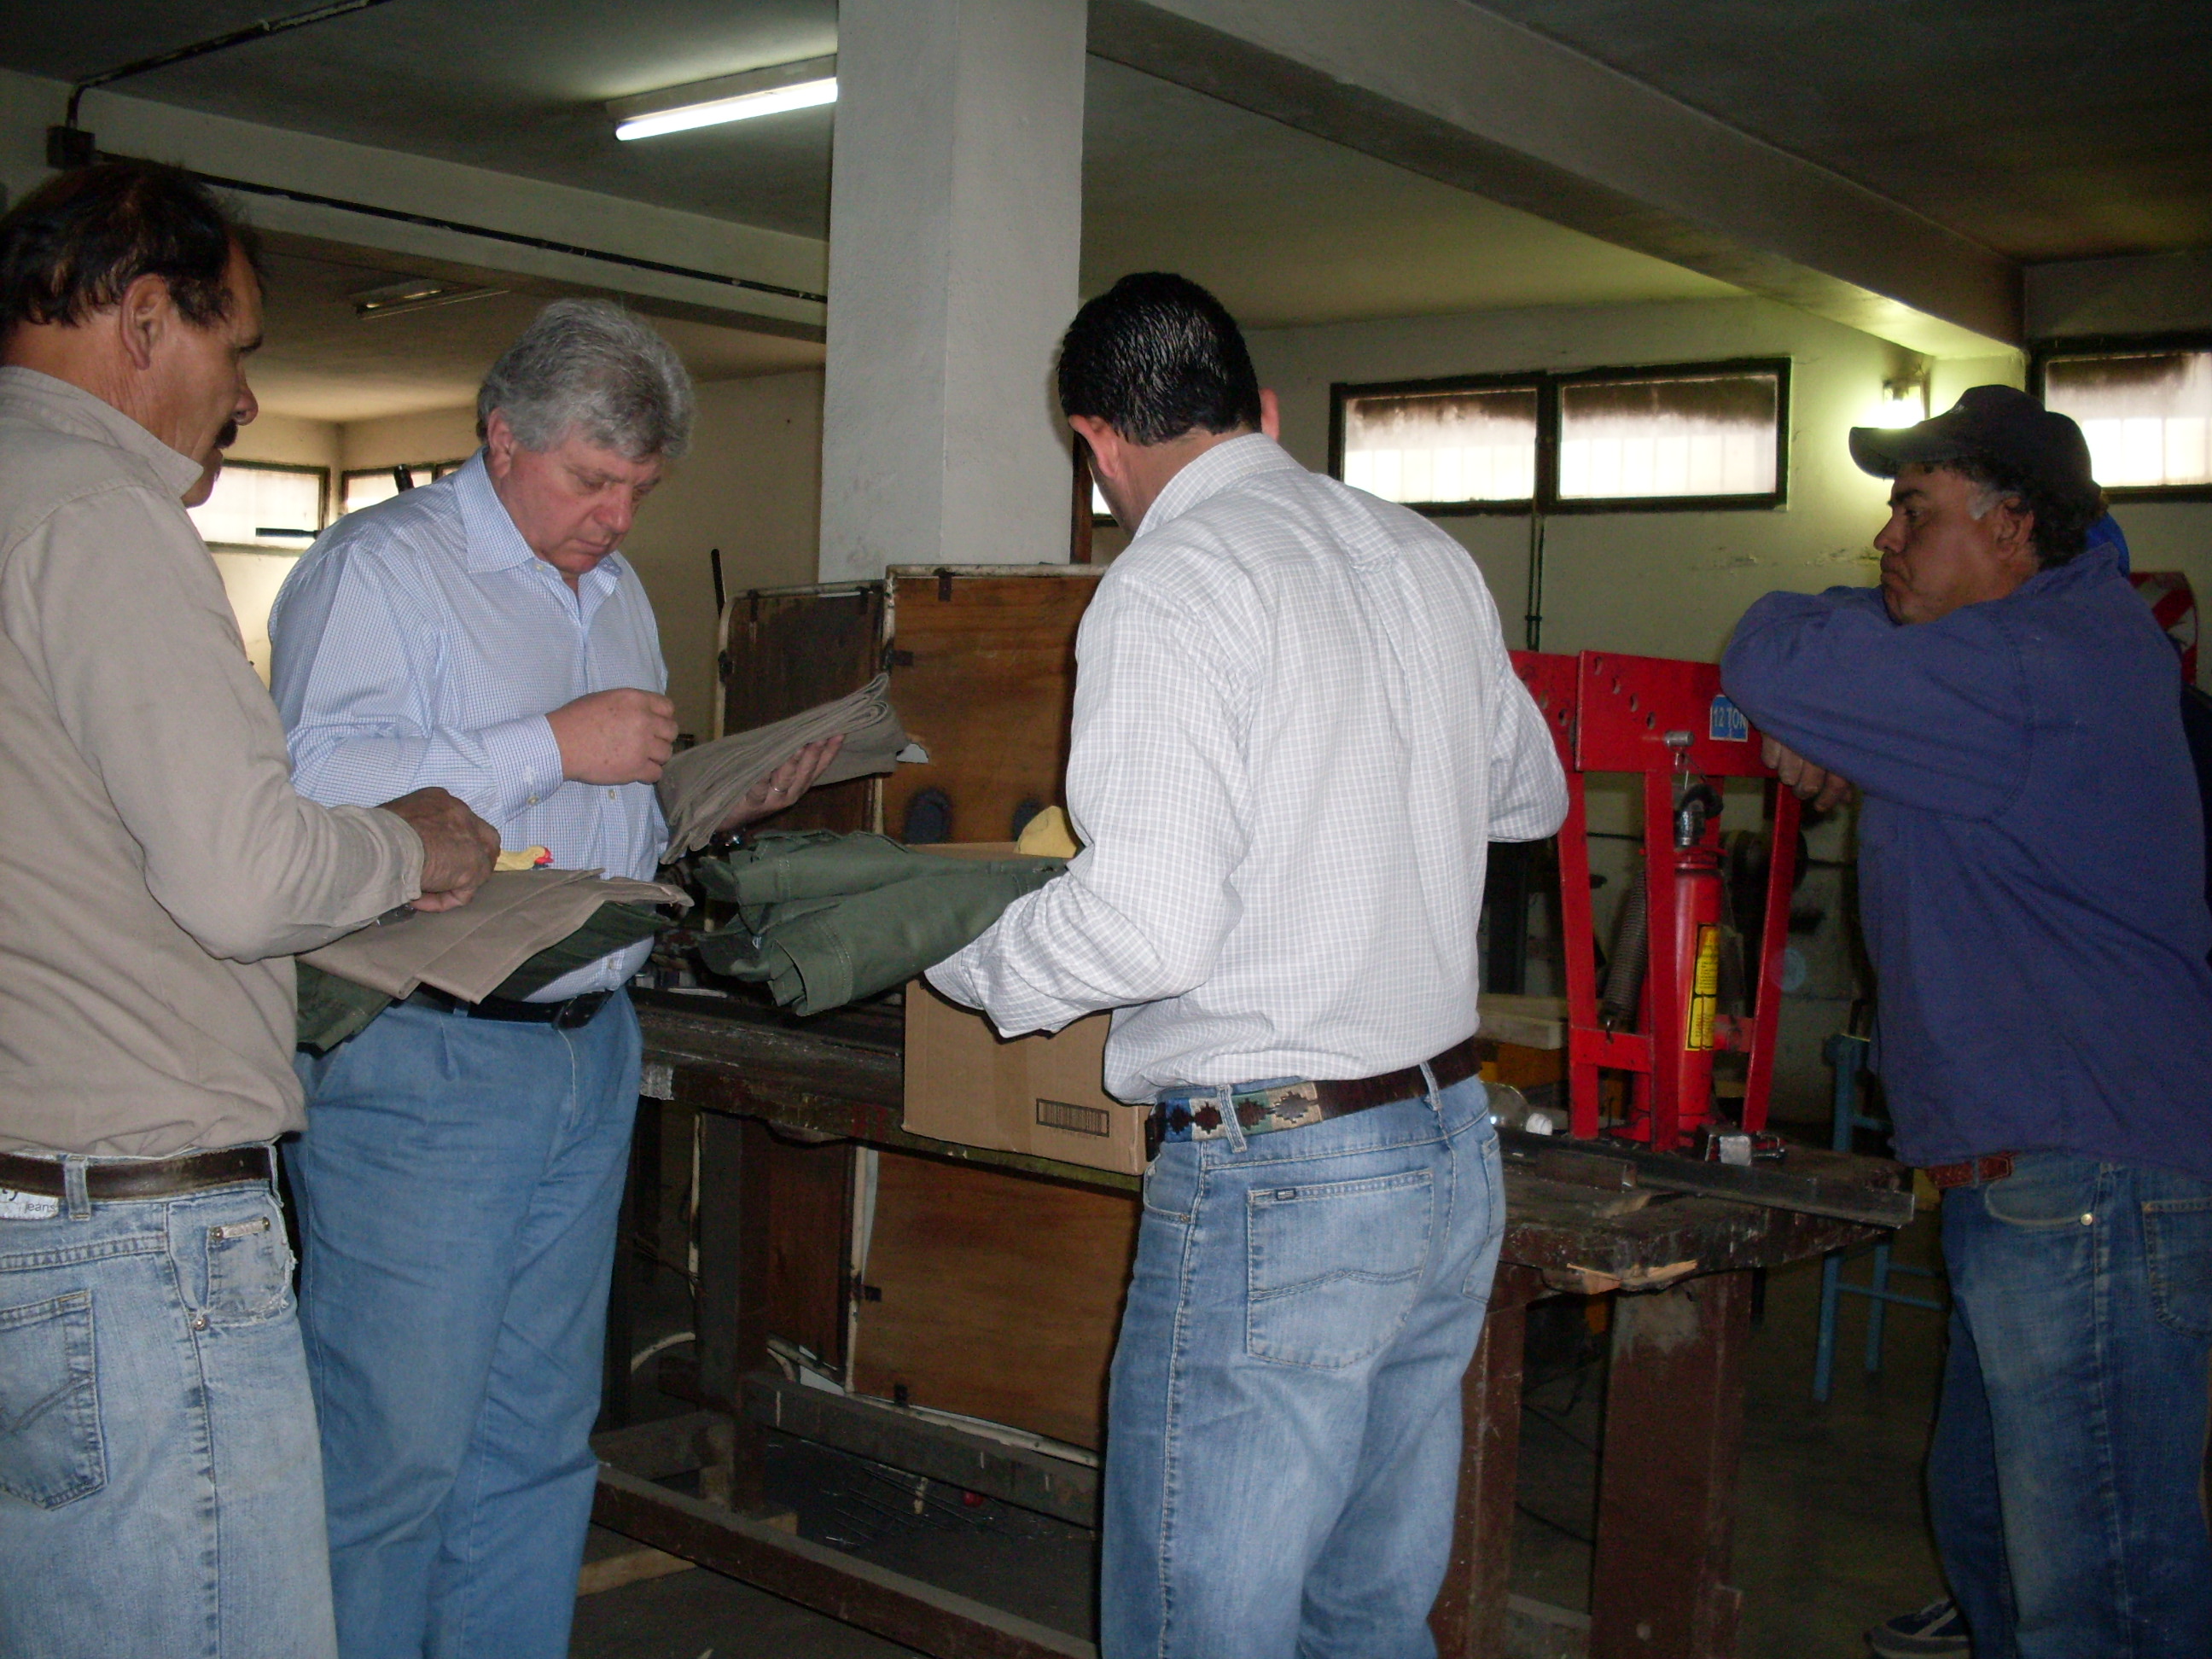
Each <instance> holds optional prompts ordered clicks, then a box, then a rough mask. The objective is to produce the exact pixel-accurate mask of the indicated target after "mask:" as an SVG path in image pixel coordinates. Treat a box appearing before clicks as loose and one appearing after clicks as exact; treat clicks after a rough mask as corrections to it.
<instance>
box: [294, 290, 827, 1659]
mask: <svg viewBox="0 0 2212 1659" xmlns="http://www.w3.org/2000/svg"><path fill="white" fill-rule="evenodd" d="M691 409H692V404H691V386H690V377H689V376H688V375H687V374H685V372H684V366H683V364H682V363H680V362H678V360H677V357H676V355H675V353H674V352H673V351H671V349H669V347H668V345H667V343H665V341H663V340H662V339H661V338H660V337H659V335H658V334H656V333H654V332H653V330H652V329H651V328H650V327H648V326H647V325H646V324H645V323H644V322H642V321H641V320H640V319H638V318H636V317H635V316H634V315H632V314H631V313H629V312H626V311H624V310H623V309H621V308H620V307H617V306H613V305H610V304H608V303H606V302H605V301H583V300H562V301H555V302H554V303H553V304H551V305H550V306H548V307H545V308H544V310H543V311H541V312H540V313H538V318H537V319H536V320H535V321H533V322H532V324H531V325H530V326H529V327H528V328H526V330H524V331H523V333H522V335H521V336H520V338H518V339H517V340H516V341H515V343H513V345H512V346H511V347H509V348H508V349H507V352H506V354H505V355H504V356H501V358H500V360H499V362H497V363H495V364H494V365H493V367H492V369H491V372H490V374H489V375H488V376H487V377H486V378H485V380H484V383H483V389H482V391H481V392H480V393H479V395H478V398H477V430H478V433H479V435H481V436H482V437H483V440H484V444H483V448H482V449H481V450H480V451H478V453H477V454H476V456H475V457H474V458H472V459H471V460H470V461H469V462H468V463H467V464H466V465H464V466H462V467H461V468H460V469H459V471H456V472H454V473H453V474H452V475H451V476H449V477H446V478H442V479H441V480H439V481H438V482H437V483H434V484H430V485H427V486H425V487H423V488H421V489H412V490H409V491H407V492H405V493H404V494H402V495H398V496H395V497H393V498H392V499H391V500H389V501H383V502H380V503H378V504H377V505H376V506H374V507H368V508H366V509H364V510H362V512H359V513H351V514H349V515H348V516H347V517H346V518H345V519H344V520H342V521H341V522H340V523H339V524H338V525H337V526H333V527H332V529H331V530H330V531H329V532H327V533H325V535H324V536H323V538H321V539H320V540H319V541H318V542H317V543H316V544H315V545H314V546H313V547H312V548H311V549H309V550H308V551H307V555H306V556H304V557H303V558H302V559H301V562H300V565H299V568H297V569H296V570H295V572H294V573H293V574H292V575H291V577H290V578H289V580H287V581H286V583H285V585H284V588H283V592H281V593H280V594H279V595H278V596H277V600H276V606H275V608H274V610H273V611H272V612H271V614H270V623H269V631H270V640H271V641H272V643H273V645H274V647H275V656H274V672H273V675H272V683H273V686H274V690H275V692H276V702H277V705H278V708H280V709H281V710H282V712H283V717H284V722H285V724H286V726H288V727H289V728H290V731H291V745H292V755H293V759H294V762H295V765H296V767H297V769H298V776H299V779H300V784H301V787H302V788H303V789H305V790H306V791H307V793H310V794H312V795H314V796H316V797H317V798H318V799H324V800H331V801H344V800H361V799H373V798H374V797H376V796H377V795H379V794H380V793H383V792H384V791H386V789H387V788H388V787H392V786H395V785H397V786H398V787H406V786H407V785H410V784H422V783H436V784H440V785H442V786H443V787H447V788H449V789H451V790H452V791H453V793H455V794H457V795H459V797H460V798H461V799H464V800H466V801H468V802H470V803H471V805H474V806H475V807H476V809H477V811H480V812H482V813H483V815H484V817H487V818H489V819H490V820H491V821H492V823H495V824H496V825H498V826H499V829H500V830H501V835H502V837H503V838H504V841H505V842H506V844H507V846H509V847H516V848H520V847H530V846H544V847H545V848H550V851H551V852H552V854H553V860H554V862H555V863H556V865H558V866H562V867H563V868H568V869H586V868H592V869H601V870H605V871H606V872H608V873H610V874H612V875H622V876H635V877H649V876H651V875H652V874H653V872H654V870H655V869H656V868H657V867H658V866H659V860H660V854H661V851H662V848H663V847H664V846H665V842H666V839H667V830H666V826H665V823H663V822H662V820H661V815H660V808H659V803H658V801H657V800H656V799H654V796H653V781H654V780H655V779H657V778H658V777H659V775H660V768H661V763H663V762H665V760H667V758H668V757H669V753H670V749H671V744H672V742H673V740H674V738H675V737H676V719H675V705H674V704H672V703H671V702H669V701H668V699H667V698H666V697H665V696H663V695H662V693H663V690H665V686H666V684H667V671H666V670H665V668H664V667H663V666H662V664H661V659H660V643H659V635H658V632H657V630H656V629H655V626H654V623H653V607H652V605H651V604H650V603H649V602H648V601H647V598H646V593H645V589H644V586H643V585H642V584H641V582H640V581H639V580H638V577H637V574H636V572H635V570H634V569H632V568H631V567H630V566H629V563H628V562H627V561H625V560H624V559H623V556H622V554H621V553H620V552H619V551H618V550H617V549H618V547H619V544H620V543H621V541H622V539H623V536H624V535H625V534H627V533H628V532H629V527H630V525H631V522H632V520H633V518H634V516H635V513H636V510H637V507H638V505H639V503H640V502H641V501H643V500H644V498H645V497H646V495H647V494H648V493H649V492H650V491H651V490H652V489H653V487H654V485H655V484H656V483H658V482H659V478H660V476H661V472H662V471H663V469H664V467H665V465H666V463H667V462H668V461H670V460H672V459H675V458H676V457H677V456H678V455H679V454H681V453H683V450H684V445H685V442H686V441H687V439H688V437H689V435H690V424H691ZM836 748H837V742H836V739H834V738H833V739H831V740H829V741H828V742H825V743H821V744H811V745H809V746H808V747H807V748H805V749H804V750H800V751H799V753H798V754H797V755H795V756H794V757H792V758H791V759H790V760H789V761H788V762H787V763H785V764H784V765H783V766H781V768H779V769H778V770H777V771H776V772H775V775H773V776H771V777H769V778H768V779H766V780H763V782H762V783H761V784H760V785H759V786H757V787H756V788H755V790H754V791H753V792H752V793H751V794H750V797H749V798H748V799H747V800H746V801H745V802H744V803H743V804H742V805H740V806H739V808H738V811H737V812H736V813H735V814H734V815H733V816H732V818H731V820H730V822H729V823H727V824H725V825H724V826H723V827H724V828H725V829H728V828H734V827H735V826H736V825H738V824H740V823H746V822H749V821H750V820H751V819H754V818H757V817H762V816H764V815H765V814H767V813H769V812H772V811H780V810H781V808H782V807H784V806H786V805H789V804H790V802H791V801H792V800H793V799H796V797H797V796H798V795H799V794H801V793H804V792H805V790H806V789H807V788H808V787H811V785H812V783H813V781H814V780H815V779H816V778H817V777H818V776H819V775H821V772H822V769H823V768H824V767H825V766H827V765H828V763H829V760H830V758H831V757H832V756H833V755H834V754H835V753H836ZM650 948H651V947H650V945H649V944H640V945H634V946H631V947H629V948H628V949H626V950H623V951H617V952H615V953H613V954H612V955H611V956H608V957H603V958H601V959H600V960H599V961H598V962H596V963H590V964H588V965H586V966H585V967H583V968H580V969H576V970H575V971H574V973H571V974H569V975H566V976H565V977H563V978H562V979H560V980H556V981H554V983H552V984H551V985H550V986H548V987H545V989H544V991H542V992H540V993H538V994H537V995H536V996H534V997H532V999H531V1000H527V1001H522V1002H509V1001H507V1000H503V999H500V998H496V997H494V998H488V999H486V1000H484V1001H483V1002H480V1003H463V1002H459V1001H458V1000H454V999H453V998H450V997H447V996H444V995H443V994H440V993H438V992H435V991H432V990H429V989H428V988H425V989H424V990H422V991H419V992H417V993H416V994H415V995H414V996H413V997H410V999H409V1000H407V1001H406V1002H405V1003H404V1004H402V1005H400V1006H397V1007H394V1008H392V1009H389V1010H387V1011H386V1012H385V1013H383V1014H381V1015H380V1016H379V1017H378V1018H376V1019H375V1020H374V1022H373V1023H372V1024H370V1025H369V1026H368V1029H367V1030H364V1031H362V1033H361V1034H360V1035H359V1036H356V1037H354V1038H353V1039H352V1040H351V1041H350V1042H346V1043H344V1044H343V1045H342V1046H340V1047H339V1048H337V1049H335V1050H334V1051H332V1052H331V1054H328V1055H326V1056H325V1057H324V1058H322V1059H320V1060H313V1061H307V1060H303V1061H302V1063H301V1069H302V1071H303V1073H305V1074H306V1076H307V1084H308V1094H309V1098H310V1101H311V1103H312V1105H313V1111H312V1114H311V1117H310V1122H309V1127H308V1133H307V1135H306V1136H305V1137H304V1138H303V1139H301V1142H300V1144H299V1145H298V1146H295V1147H294V1148H293V1149H292V1152H291V1154H290V1156H289V1159H288V1166H289V1170H290V1172H291V1176H292V1180H293V1183H294V1187H295V1190H296V1191H297V1192H298V1194H300V1197H301V1207H302V1212H303V1215H304V1220H305V1229H304V1236H305V1238H306V1254H307V1262H306V1266H305V1268H304V1270H303V1273H302V1277H301V1304H302V1319H303V1322H304V1323H305V1325H306V1328H307V1355H308V1366H309V1370H310V1372H311V1374H312V1376H313V1380H314V1385H315V1400H316V1406H317V1408H318V1410H319V1412H320V1413H321V1418H322V1436H323V1455H324V1462H325V1478H326V1484H327V1487H328V1492H329V1510H330V1526H331V1573H332V1579H333V1583H334V1587H335V1590H336V1600H337V1627H338V1641H339V1646H340V1648H341V1650H343V1653H344V1654H345V1656H346V1659H402V1656H404V1659H414V1656H417V1655H420V1654H422V1653H423V1652H425V1651H426V1650H427V1651H428V1652H430V1653H434V1654H436V1655H438V1656H440V1659H460V1656H465V1655H472V1654H486V1655H497V1656H500V1659H528V1656H544V1659H553V1656H559V1655H562V1654H565V1653H566V1652H567V1651H568V1626H569V1619H570V1614H571V1613H572V1612H573V1610H574V1602H575V1593H576V1571H577V1567H578V1565H579V1564H580V1561H581V1559H582V1557H583V1549H584V1534H585V1532H586V1527H587V1525H588V1522H589V1518H590V1515H591V1507H592V1490H593V1486H594V1485H595V1483H596V1479H597V1471H598V1462H597V1460H596V1459H595V1458H594V1457H593V1456H592V1451H591V1447H590V1443H589V1437H590V1432H591V1425H592V1419H593V1418H594V1417H596V1416H597V1415H598V1413H599V1383H600V1371H601V1354H600V1346H601V1342H602V1340H603V1335H604V1331H605V1316H606V1300H607V1287H608V1281H609V1277H610V1274H611V1271H612V1268H613V1263H614V1251H615V1226H616V1218H617V1212H618V1211H619V1208H620V1203H621V1197H622V1183H623V1172H624V1170H626V1168H627V1167H628V1160H629V1141H630V1127H631V1123H632V1121H633V1119H634V1117H635V1113H636V1109H637V1094H638V1073H639V1039H638V1026H637V1017H636V1015H635V1013H634V1012H631V1009H630V1006H629V997H628V994H626V993H625V992H624V990H623V986H624V985H625V984H627V983H628V981H629V979H630V977H631V975H634V974H635V972H636V971H637V969H638V968H639V966H640V965H641V963H643V961H644V958H645V957H646V955H647V951H649V950H650Z"/></svg>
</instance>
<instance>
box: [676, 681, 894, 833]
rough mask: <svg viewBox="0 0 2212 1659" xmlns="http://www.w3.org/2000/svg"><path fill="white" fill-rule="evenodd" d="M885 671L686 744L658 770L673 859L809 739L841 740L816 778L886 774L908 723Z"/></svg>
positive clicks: (834, 780) (717, 824) (734, 808)
mask: <svg viewBox="0 0 2212 1659" xmlns="http://www.w3.org/2000/svg"><path fill="white" fill-rule="evenodd" d="M889 688H890V675H888V674H878V675H877V676H876V678H873V679H872V680H870V681H869V682H868V683H867V684H866V685H864V686H862V687H861V688H860V690H858V691H855V692H854V693H853V694H852V696H848V697H840V698H839V699H838V700H837V701H836V702H825V703H819V704H817V705H816V706H815V707H814V708H810V709H808V710H807V711H806V712H805V714H793V716H792V717H791V718H790V719H789V720H778V721H776V722H775V724H774V725H772V726H756V727H755V728H754V729H753V730H751V731H750V732H735V733H733V734H732V735H731V736H729V737H726V738H716V739H715V740H714V742H712V743H702V744H699V745H698V746H697V747H696V748H693V749H687V750H684V752H683V753H682V754H680V755H678V756H677V757H675V758H674V759H673V760H671V761H670V762H669V763H668V764H667V765H666V766H665V767H663V768H662V769H661V773H660V782H659V786H658V789H659V795H660V810H661V812H662V814H663V815H664V816H665V817H666V818H667V820H668V851H667V852H666V853H665V854H663V855H662V856H663V857H664V858H667V859H679V858H682V857H683V856H684V854H686V853H696V852H697V851H698V850H699V849H700V848H702V847H704V846H705V845H706V844H707V843H708V842H709V841H711V840H713V839H714V831H715V830H716V829H719V828H720V826H721V824H722V823H723V821H724V820H725V819H726V818H727V817H729V816H730V814H731V813H732V812H734V811H737V808H738V802H739V801H741V800H743V799H744V798H745V795H746V793H747V792H748V791H749V790H750V789H751V788H752V787H753V786H754V785H755V784H757V783H758V782H759V781H761V780H762V779H763V778H765V777H766V776H768V775H769V773H771V772H773V771H775V769H776V768H777V767H779V766H781V765H782V764H783V763H784V762H786V761H787V760H789V759H790V758H791V757H793V755H795V754H797V753H798V752H799V750H801V749H803V748H805V746H806V745H807V744H810V743H813V742H815V741H817V739H819V738H832V737H836V735H837V734H838V733H839V732H843V733H844V736H845V746H844V747H843V748H842V749H841V750H838V751H837V758H836V759H835V760H833V761H831V762H830V763H829V770H828V771H826V772H824V773H823V775H822V776H821V777H820V779H819V780H817V781H819V782H822V783H842V782H844V781H845V780H846V779H848V778H860V777H866V776H868V775H871V774H872V773H878V772H888V771H890V770H891V769H893V768H894V767H895V766H896V765H897V764H898V752H899V750H902V749H903V748H905V747H906V745H907V735H906V729H905V728H904V727H903V726H901V725H900V724H899V717H898V712H897V711H896V709H894V708H892V707H891V705H890V698H889V696H886V695H885V694H886V692H887V691H888V690H889Z"/></svg>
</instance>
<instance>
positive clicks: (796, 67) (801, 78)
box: [607, 53, 837, 139]
mask: <svg viewBox="0 0 2212 1659" xmlns="http://www.w3.org/2000/svg"><path fill="white" fill-rule="evenodd" d="M836 69H837V59H836V55H835V54H834V53H833V54H831V55H830V56H829V57H826V58H801V59H800V60H799V62H797V63H794V64H775V65H773V66H771V67H769V68H767V69H757V70H745V71H744V73H743V74H740V75H725V76H720V77H719V78H717V79H715V80H712V81H695V82H691V83H690V85H688V86H681V87H667V88H663V89H662V90H660V91H659V92H648V93H641V94H639V95H638V96H636V97H635V98H618V99H617V100H615V101H614V102H612V103H611V104H609V105H608V106H607V113H608V114H609V115H611V116H612V117H613V118H614V119H615V122H616V126H615V137H617V138H623V139H633V138H657V137H659V136H660V135H661V134H662V133H665V132H688V131H690V130H691V129H692V128H694V127H711V126H717V125H720V124H722V123H723V122H726V121H750V120H754V119H757V118H759V117H761V116H763V115H781V114H783V113H784V112H786V111H787V110H795V109H815V108H818V107H819V106H822V105H823V104H832V103H835V102H836V100H837V76H836Z"/></svg>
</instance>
